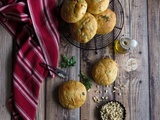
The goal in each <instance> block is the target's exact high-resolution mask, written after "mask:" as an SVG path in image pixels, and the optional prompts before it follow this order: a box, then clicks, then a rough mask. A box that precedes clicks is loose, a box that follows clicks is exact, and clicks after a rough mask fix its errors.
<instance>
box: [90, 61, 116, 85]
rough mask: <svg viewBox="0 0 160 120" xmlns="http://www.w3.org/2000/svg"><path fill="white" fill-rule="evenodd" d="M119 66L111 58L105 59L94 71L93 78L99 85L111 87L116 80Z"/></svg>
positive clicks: (95, 66)
mask: <svg viewBox="0 0 160 120" xmlns="http://www.w3.org/2000/svg"><path fill="white" fill-rule="evenodd" d="M117 73H118V65H117V63H116V62H115V61H114V60H112V59H111V58H103V59H101V60H100V61H98V62H97V63H96V64H95V65H94V67H93V69H92V77H93V79H94V80H95V82H97V83H98V84H101V85H109V84H111V83H113V82H114V81H115V80H116V77H117Z"/></svg>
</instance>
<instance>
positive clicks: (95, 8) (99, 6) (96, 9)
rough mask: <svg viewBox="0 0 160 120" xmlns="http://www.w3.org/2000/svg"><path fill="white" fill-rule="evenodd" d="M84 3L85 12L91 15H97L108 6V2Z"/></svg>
mask: <svg viewBox="0 0 160 120" xmlns="http://www.w3.org/2000/svg"><path fill="white" fill-rule="evenodd" d="M86 2H87V4H88V9H87V11H88V12H90V13H92V14H99V13H101V12H103V11H105V10H106V9H107V8H108V6H109V0H86Z"/></svg>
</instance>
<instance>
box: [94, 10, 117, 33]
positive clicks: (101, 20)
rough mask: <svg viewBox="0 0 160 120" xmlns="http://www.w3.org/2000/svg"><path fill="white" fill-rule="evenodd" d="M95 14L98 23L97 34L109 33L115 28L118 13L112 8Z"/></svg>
mask: <svg viewBox="0 0 160 120" xmlns="http://www.w3.org/2000/svg"><path fill="white" fill-rule="evenodd" d="M94 16H95V18H96V20H97V23H98V28H97V34H108V33H110V32H111V31H112V30H113V29H114V27H115V25H116V14H115V13H114V12H113V11H112V10H110V9H107V10H105V11H104V12H102V13H100V14H98V15H94Z"/></svg>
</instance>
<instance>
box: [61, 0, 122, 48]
mask: <svg viewBox="0 0 160 120" xmlns="http://www.w3.org/2000/svg"><path fill="white" fill-rule="evenodd" d="M109 8H110V9H111V10H112V11H114V12H115V14H116V18H117V21H116V25H115V27H114V29H113V31H112V32H110V33H108V34H104V35H95V36H94V37H93V39H91V40H90V41H89V42H88V43H79V42H77V41H76V40H74V39H73V38H72V37H71V34H70V32H69V28H68V26H69V25H68V23H66V22H64V21H63V20H61V22H60V31H61V33H62V35H63V36H64V38H65V39H66V40H67V41H69V42H70V43H71V44H72V45H74V46H76V47H78V48H81V49H84V50H98V49H102V48H105V47H106V46H108V45H110V44H112V43H113V42H114V41H115V40H116V39H117V38H118V36H119V35H120V33H121V31H122V28H123V25H124V12H123V8H122V5H121V3H120V2H119V0H110V3H109Z"/></svg>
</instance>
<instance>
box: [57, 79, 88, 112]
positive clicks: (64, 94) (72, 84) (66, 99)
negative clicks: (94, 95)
mask: <svg viewBox="0 0 160 120" xmlns="http://www.w3.org/2000/svg"><path fill="white" fill-rule="evenodd" d="M86 96H87V91H86V88H85V86H84V85H83V84H82V83H81V82H78V81H76V80H70V81H67V82H64V83H63V84H61V85H60V87H59V90H58V97H59V102H60V103H61V105H62V106H63V107H65V108H69V109H73V108H78V107H81V106H82V105H83V104H84V102H85V101H86Z"/></svg>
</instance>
